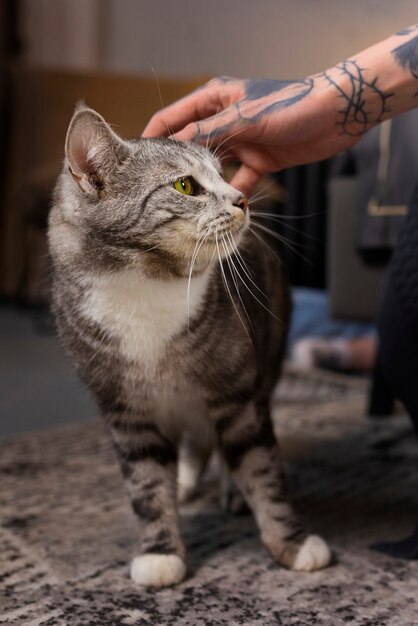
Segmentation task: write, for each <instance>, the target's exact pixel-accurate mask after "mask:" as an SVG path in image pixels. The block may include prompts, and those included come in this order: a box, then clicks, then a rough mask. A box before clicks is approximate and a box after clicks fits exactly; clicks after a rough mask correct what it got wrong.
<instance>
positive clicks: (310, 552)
mask: <svg viewBox="0 0 418 626" xmlns="http://www.w3.org/2000/svg"><path fill="white" fill-rule="evenodd" d="M330 561H331V550H330V549H329V547H328V545H327V544H326V543H325V541H324V540H323V539H322V538H321V537H318V535H309V536H308V537H306V539H305V541H304V542H303V544H302V545H301V547H300V549H299V552H298V554H297V556H296V559H295V562H294V563H293V566H292V569H294V570H297V571H299V572H313V571H314V570H317V569H322V568H323V567H326V566H327V565H329V564H330Z"/></svg>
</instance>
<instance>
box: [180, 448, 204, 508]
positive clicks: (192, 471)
mask: <svg viewBox="0 0 418 626" xmlns="http://www.w3.org/2000/svg"><path fill="white" fill-rule="evenodd" d="M198 484H199V471H198V469H197V468H196V467H194V466H193V464H192V463H191V462H186V461H185V460H183V459H180V461H179V464H178V476H177V499H178V501H179V503H180V504H184V503H185V502H188V501H189V500H191V499H192V498H193V496H194V495H195V494H196V491H197V487H198Z"/></svg>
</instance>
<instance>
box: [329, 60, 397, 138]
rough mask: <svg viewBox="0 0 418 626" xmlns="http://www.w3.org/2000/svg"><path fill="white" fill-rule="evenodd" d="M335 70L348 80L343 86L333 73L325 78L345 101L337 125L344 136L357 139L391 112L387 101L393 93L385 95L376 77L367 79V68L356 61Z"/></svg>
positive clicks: (339, 65) (346, 63) (338, 66)
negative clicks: (365, 73)
mask: <svg viewBox="0 0 418 626" xmlns="http://www.w3.org/2000/svg"><path fill="white" fill-rule="evenodd" d="M336 69H337V70H338V71H339V75H340V76H344V77H346V78H348V82H347V84H345V85H344V86H342V85H341V82H340V81H338V82H337V79H336V75H335V73H334V72H331V71H326V72H324V73H323V76H324V78H325V79H326V80H327V81H328V82H329V84H330V85H332V86H333V87H335V89H337V91H338V92H339V95H340V97H341V99H342V100H343V101H344V106H343V108H342V109H341V110H340V115H341V119H340V120H338V121H337V124H338V125H339V126H341V132H342V134H346V135H351V136H352V137H357V136H359V135H362V134H363V133H364V132H366V130H368V129H369V128H370V127H371V126H374V125H375V124H378V123H379V122H381V121H382V120H383V115H384V113H388V112H390V109H389V108H388V106H387V101H388V99H389V98H390V97H391V96H393V92H391V93H384V92H383V91H382V90H381V89H380V88H379V87H378V85H377V80H378V79H377V76H376V77H375V78H374V79H373V80H371V81H369V80H366V78H365V77H364V72H365V68H361V67H360V66H359V65H358V63H357V62H356V61H355V60H350V61H342V63H339V64H338V65H337V66H336Z"/></svg>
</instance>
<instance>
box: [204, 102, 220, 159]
mask: <svg viewBox="0 0 418 626" xmlns="http://www.w3.org/2000/svg"><path fill="white" fill-rule="evenodd" d="M219 111H220V106H219V105H218V107H217V109H216V115H218V113H219ZM215 121H216V120H215V116H214V119H213V120H212V125H211V127H210V130H209V132H208V136H207V137H206V150H210V149H211V148H212V143H211V144H209V140H210V136H211V134H212V132H213V129H214V126H215Z"/></svg>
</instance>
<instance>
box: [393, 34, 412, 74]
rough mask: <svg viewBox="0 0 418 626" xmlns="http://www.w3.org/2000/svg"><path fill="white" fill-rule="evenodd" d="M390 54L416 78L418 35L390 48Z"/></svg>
mask: <svg viewBox="0 0 418 626" xmlns="http://www.w3.org/2000/svg"><path fill="white" fill-rule="evenodd" d="M392 54H393V56H394V57H395V59H396V60H397V62H398V63H399V65H400V66H401V67H402V68H403V69H404V70H409V71H410V72H411V74H412V76H413V77H414V78H418V35H417V36H416V37H413V38H412V39H410V40H409V41H407V42H406V43H403V44H402V45H401V46H398V47H397V48H395V49H394V50H392Z"/></svg>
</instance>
